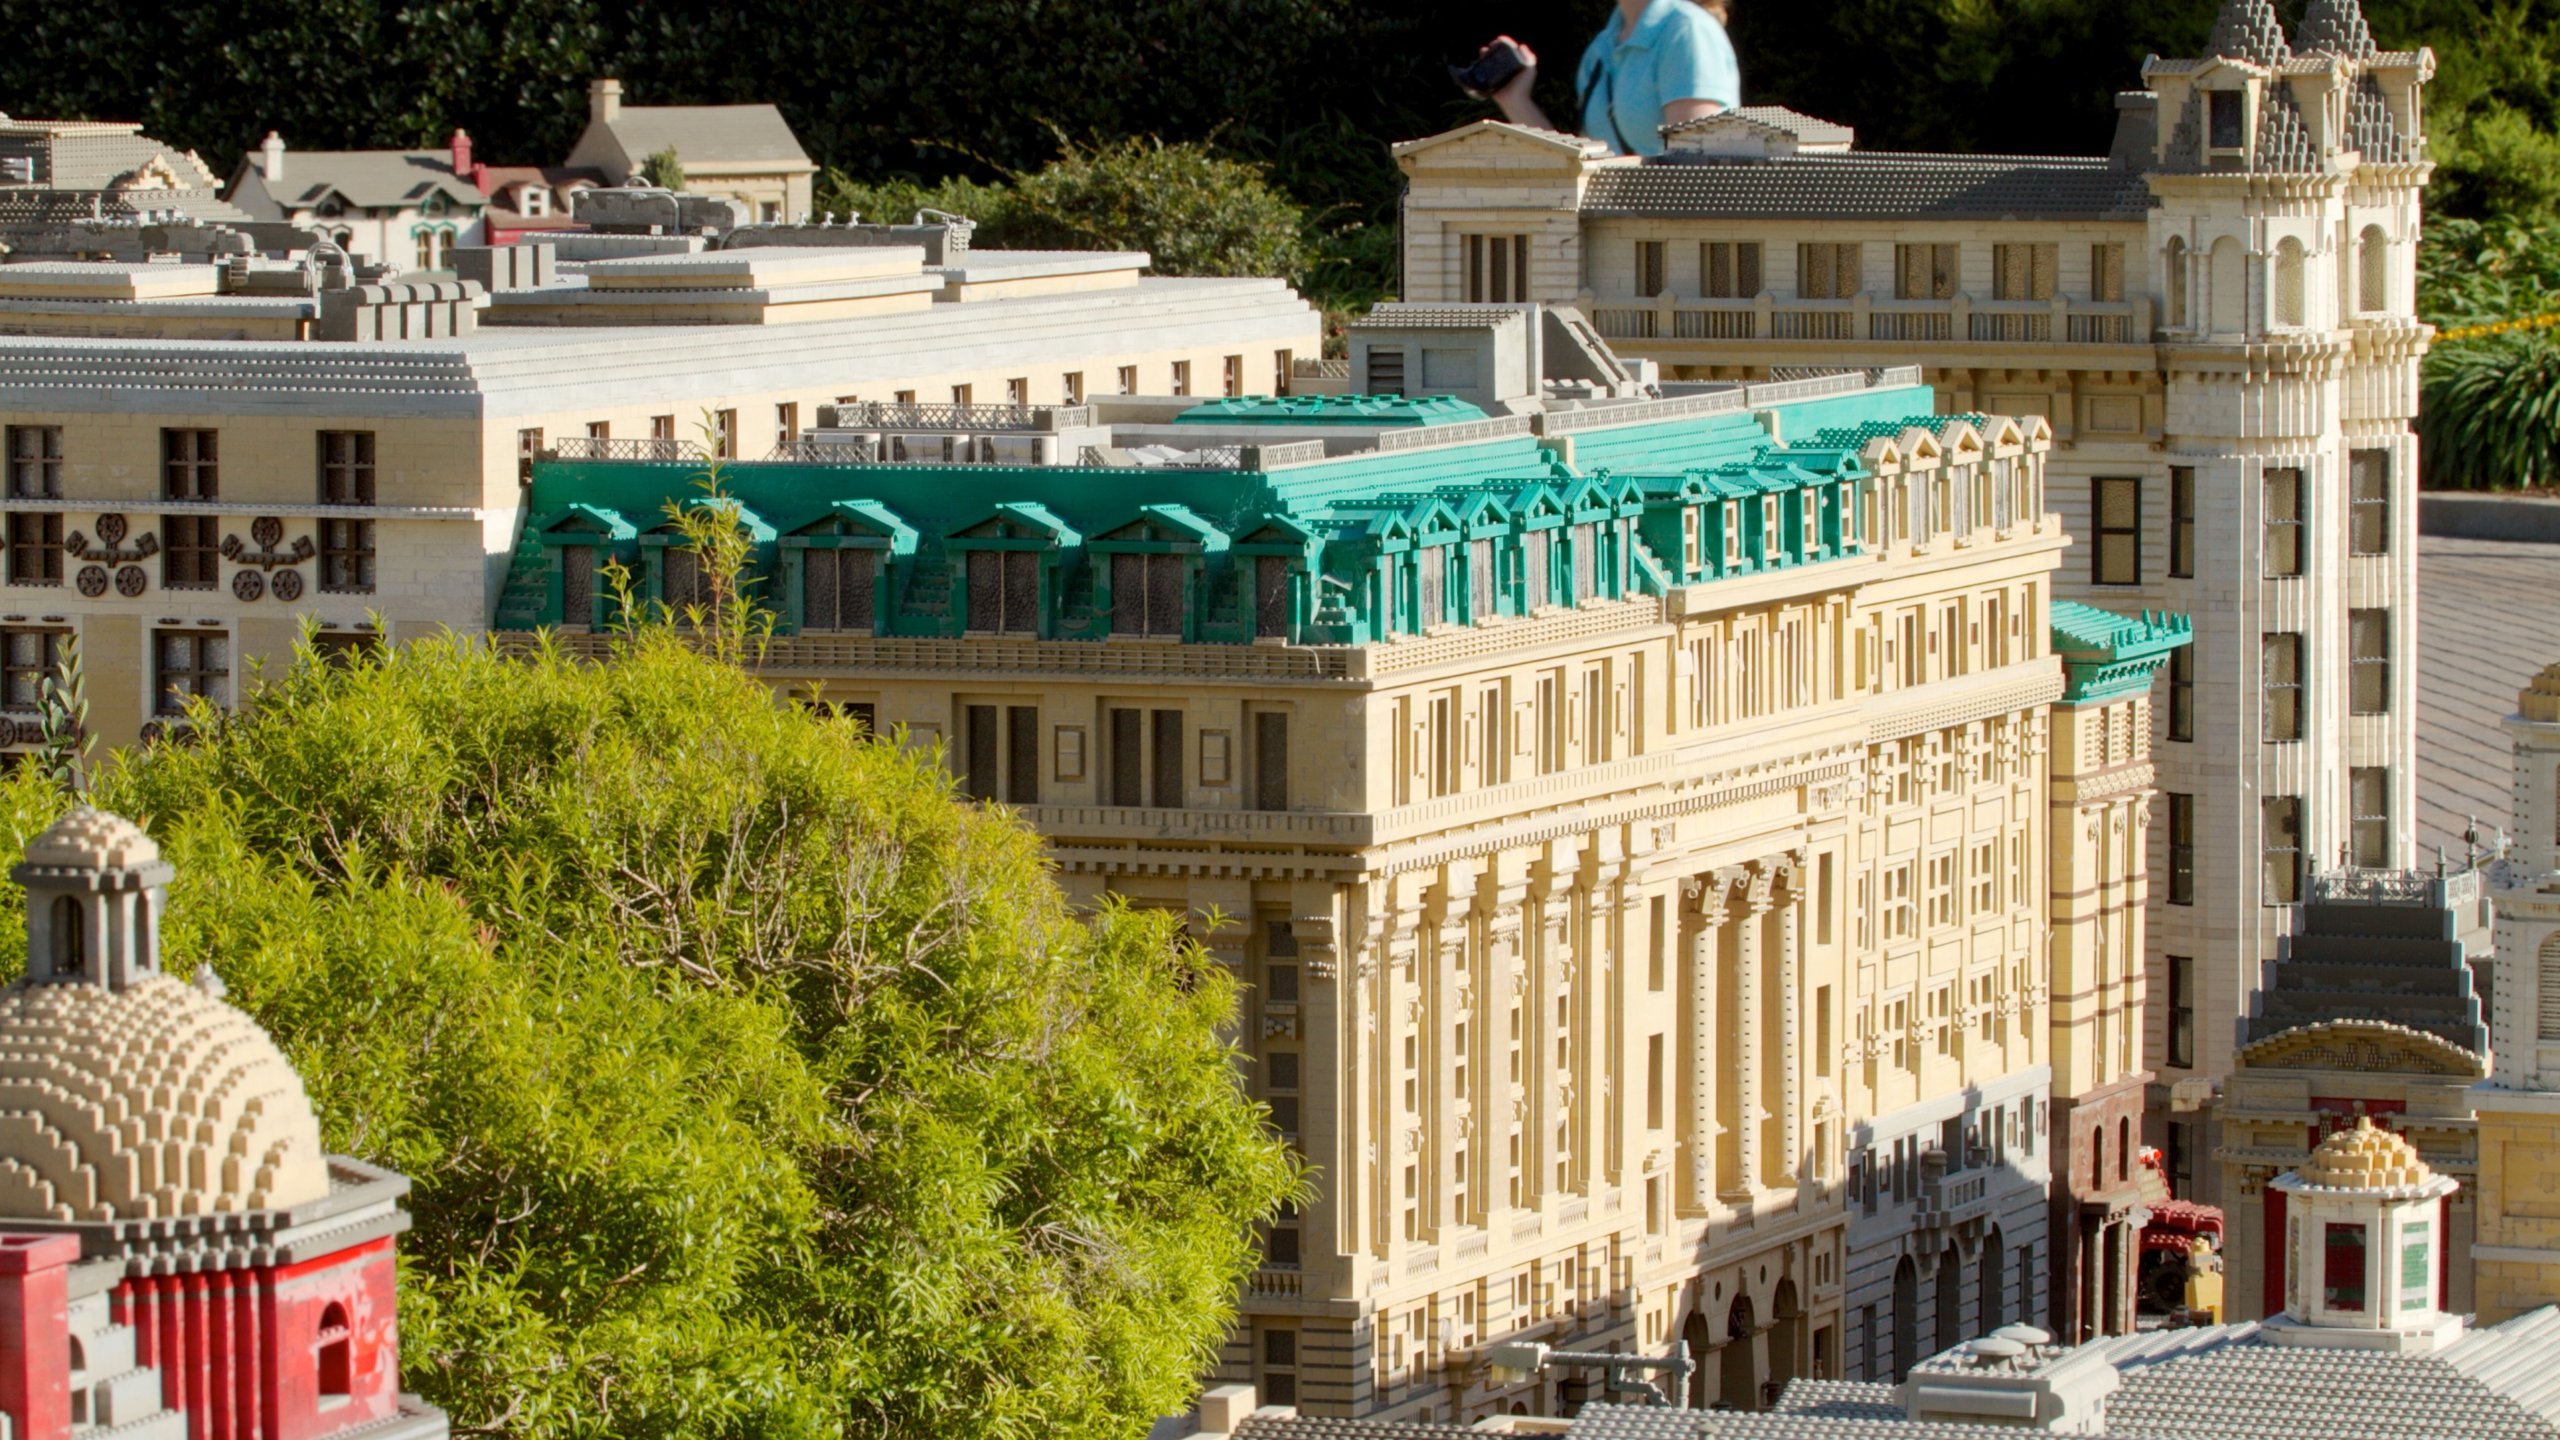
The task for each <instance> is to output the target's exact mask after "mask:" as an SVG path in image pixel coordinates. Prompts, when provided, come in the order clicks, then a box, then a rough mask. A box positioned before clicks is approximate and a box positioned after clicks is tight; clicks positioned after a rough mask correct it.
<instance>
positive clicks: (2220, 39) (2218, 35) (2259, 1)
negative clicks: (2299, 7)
mask: <svg viewBox="0 0 2560 1440" xmlns="http://www.w3.org/2000/svg"><path fill="white" fill-rule="evenodd" d="M2204 53H2206V54H2207V55H2219V56H2221V57H2222V58H2223V59H2226V60H2245V61H2247V62H2248V63H2250V64H2252V65H2260V66H2266V67H2269V68H2272V67H2274V66H2277V65H2280V64H2282V63H2284V62H2285V61H2286V60H2287V59H2289V58H2291V56H2292V53H2293V52H2292V48H2291V47H2290V46H2288V45H2286V44H2285V40H2284V26H2283V24H2282V23H2280V22H2279V21H2278V20H2277V19H2276V7H2275V6H2274V4H2273V3H2271V0H2223V6H2222V14H2221V16H2220V17H2219V18H2217V19H2216V20H2215V21H2214V22H2213V38H2212V39H2211V40H2208V41H2206V42H2205V47H2204Z"/></svg>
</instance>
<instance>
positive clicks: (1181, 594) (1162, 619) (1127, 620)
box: [1111, 554, 1190, 640]
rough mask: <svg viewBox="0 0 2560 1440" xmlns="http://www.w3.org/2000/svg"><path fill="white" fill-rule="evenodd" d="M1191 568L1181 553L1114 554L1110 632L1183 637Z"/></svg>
mask: <svg viewBox="0 0 2560 1440" xmlns="http://www.w3.org/2000/svg"><path fill="white" fill-rule="evenodd" d="M1189 596H1190V568H1189V563H1188V561H1187V560H1186V559H1185V558H1184V557H1183V556H1180V555H1130V554H1117V555H1114V556H1112V557H1111V633H1112V634H1114V635H1152V636H1160V637H1163V638H1165V639H1170V640H1179V639H1181V638H1182V622H1183V615H1184V611H1185V609H1186V608H1187V606H1188V603H1189Z"/></svg>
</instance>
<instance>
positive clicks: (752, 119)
mask: <svg viewBox="0 0 2560 1440" xmlns="http://www.w3.org/2000/svg"><path fill="white" fill-rule="evenodd" d="M605 129H606V130H607V131H608V132H610V133H611V134H612V136H613V138H614V142H615V143H616V144H618V145H620V146H621V147H622V151H623V153H624V154H626V155H629V156H630V157H631V158H632V159H633V160H634V161H639V160H645V159H647V158H648V157H649V156H651V155H655V154H657V153H658V152H659V151H661V150H665V149H669V148H672V149H674V151H675V152H676V157H677V158H678V159H679V160H681V161H682V162H683V163H684V164H685V165H687V166H691V167H716V166H718V165H719V164H720V162H722V161H729V162H732V163H747V164H770V163H774V162H784V163H788V164H794V165H809V166H811V168H813V169H814V168H816V167H815V165H814V164H813V162H811V160H810V159H809V154H808V152H807V151H805V150H803V149H801V148H800V137H799V136H797V135H794V134H792V133H791V122H789V121H787V120H785V119H783V118H782V112H781V111H780V110H778V109H775V108H774V107H773V106H771V105H625V106H623V107H622V112H621V113H620V114H618V115H616V116H615V117H614V118H613V119H611V120H609V121H606V122H605Z"/></svg>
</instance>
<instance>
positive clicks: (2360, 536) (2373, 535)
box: [2347, 450, 2391, 555]
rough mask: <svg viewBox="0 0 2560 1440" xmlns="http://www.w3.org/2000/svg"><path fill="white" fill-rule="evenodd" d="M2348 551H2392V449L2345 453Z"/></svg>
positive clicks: (2359, 552) (2363, 553)
mask: <svg viewBox="0 0 2560 1440" xmlns="http://www.w3.org/2000/svg"><path fill="white" fill-rule="evenodd" d="M2347 553H2348V554H2350V555H2388V554H2390V553H2391V452H2390V451H2388V450H2356V451H2351V452H2349V453H2348V455H2347Z"/></svg>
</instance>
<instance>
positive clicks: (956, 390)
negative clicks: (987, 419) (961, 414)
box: [951, 385, 978, 406]
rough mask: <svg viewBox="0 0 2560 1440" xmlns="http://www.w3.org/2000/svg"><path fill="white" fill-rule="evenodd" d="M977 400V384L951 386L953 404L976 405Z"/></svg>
mask: <svg viewBox="0 0 2560 1440" xmlns="http://www.w3.org/2000/svg"><path fill="white" fill-rule="evenodd" d="M977 401H978V387H977V386H975V385H954V386H952V387H951V403H952V404H954V405H964V406H965V405H974V404H976V403H977Z"/></svg>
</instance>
